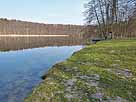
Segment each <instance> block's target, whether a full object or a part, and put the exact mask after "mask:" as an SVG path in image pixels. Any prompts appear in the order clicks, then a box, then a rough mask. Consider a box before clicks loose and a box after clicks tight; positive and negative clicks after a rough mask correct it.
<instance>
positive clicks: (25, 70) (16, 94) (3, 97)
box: [0, 42, 82, 102]
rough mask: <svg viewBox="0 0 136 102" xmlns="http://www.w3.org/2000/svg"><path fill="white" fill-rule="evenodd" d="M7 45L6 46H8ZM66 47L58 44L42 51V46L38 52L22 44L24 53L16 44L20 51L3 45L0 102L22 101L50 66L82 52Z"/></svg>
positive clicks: (0, 68) (0, 67) (0, 59)
mask: <svg viewBox="0 0 136 102" xmlns="http://www.w3.org/2000/svg"><path fill="white" fill-rule="evenodd" d="M8 43H9V44H10V42H8ZM67 43H68V42H67ZM67 43H66V44H65V46H64V44H62V45H63V46H61V44H59V46H58V47H57V45H53V46H51V45H50V46H47V45H46V44H45V45H46V46H45V47H43V46H44V44H42V47H39V46H40V43H39V45H38V47H39V48H36V47H37V46H34V47H33V46H30V44H25V46H27V47H26V48H27V49H23V47H24V46H21V44H20V43H19V44H20V50H19V48H16V47H15V46H9V48H7V46H6V45H7V44H6V45H5V46H6V50H5V49H4V48H3V46H4V44H5V43H4V44H1V45H2V46H0V48H1V49H2V51H0V102H23V99H24V98H25V97H26V96H28V95H29V94H30V93H31V91H32V89H33V88H34V87H35V86H37V85H38V84H39V83H40V82H41V81H42V80H41V76H42V75H43V74H44V73H46V72H47V71H48V70H49V69H50V68H51V67H52V66H53V65H54V64H56V63H58V62H61V61H64V60H65V59H67V58H68V57H70V56H71V55H72V54H73V53H74V52H76V51H78V50H80V49H81V48H82V46H80V45H76V44H74V46H66V45H67ZM28 45H29V46H28ZM33 45H34V43H33ZM70 45H72V44H70ZM18 46H19V45H18ZM11 47H13V49H12V48H11ZM29 47H30V48H29ZM7 49H8V50H7ZM16 49H18V50H16Z"/></svg>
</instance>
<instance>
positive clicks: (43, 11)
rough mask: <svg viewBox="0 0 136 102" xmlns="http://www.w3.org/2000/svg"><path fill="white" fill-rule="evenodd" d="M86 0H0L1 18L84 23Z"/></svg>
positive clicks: (53, 22) (50, 22)
mask: <svg viewBox="0 0 136 102" xmlns="http://www.w3.org/2000/svg"><path fill="white" fill-rule="evenodd" d="M85 2H86V0H0V18H8V19H17V20H23V21H32V22H39V23H49V24H77V25H79V24H83V23H84V20H83V19H84V16H83V11H84V6H83V5H84V3H85Z"/></svg>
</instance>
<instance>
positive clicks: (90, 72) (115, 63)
mask: <svg viewBox="0 0 136 102" xmlns="http://www.w3.org/2000/svg"><path fill="white" fill-rule="evenodd" d="M44 78H45V80H43V82H42V83H41V84H40V85H39V86H37V87H36V88H35V89H34V90H33V92H32V94H31V95H30V96H29V97H28V98H26V99H25V101H26V102H135V101H136V40H113V41H105V42H99V43H98V44H96V45H91V46H87V47H86V48H84V49H82V50H81V51H79V52H76V53H74V54H73V55H72V56H71V57H70V58H69V59H68V60H66V61H64V62H62V63H58V64H56V65H54V66H53V68H52V69H50V70H49V71H48V73H47V74H46V75H45V76H44Z"/></svg>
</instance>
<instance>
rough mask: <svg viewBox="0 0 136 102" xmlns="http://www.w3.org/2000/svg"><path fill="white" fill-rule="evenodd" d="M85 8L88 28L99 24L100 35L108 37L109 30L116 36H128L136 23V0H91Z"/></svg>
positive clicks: (98, 31)
mask: <svg viewBox="0 0 136 102" xmlns="http://www.w3.org/2000/svg"><path fill="white" fill-rule="evenodd" d="M85 8H86V11H85V12H84V14H85V17H86V18H85V21H86V26H87V29H88V28H89V26H90V25H95V26H97V34H98V36H100V37H104V38H107V36H108V34H109V32H113V33H114V37H117V36H118V37H128V36H130V35H131V33H132V32H130V31H131V30H132V28H133V29H134V27H132V26H134V25H135V24H136V22H135V20H136V0H90V1H89V2H88V3H87V4H85ZM134 23H135V24H134ZM130 26H131V27H130ZM135 26H136V25H135ZM129 34H130V35H129ZM133 36H134V35H133ZM135 37H136V35H135Z"/></svg>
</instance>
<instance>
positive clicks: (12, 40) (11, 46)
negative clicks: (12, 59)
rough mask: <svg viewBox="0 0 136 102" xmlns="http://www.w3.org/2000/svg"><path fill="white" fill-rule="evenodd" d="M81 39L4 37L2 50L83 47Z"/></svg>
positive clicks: (0, 42) (0, 46)
mask: <svg viewBox="0 0 136 102" xmlns="http://www.w3.org/2000/svg"><path fill="white" fill-rule="evenodd" d="M81 44H82V38H81V37H78V36H77V37H74V36H73V37H72V36H71V37H2V38H0V50H18V49H27V48H36V47H44V46H70V45H81Z"/></svg>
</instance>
